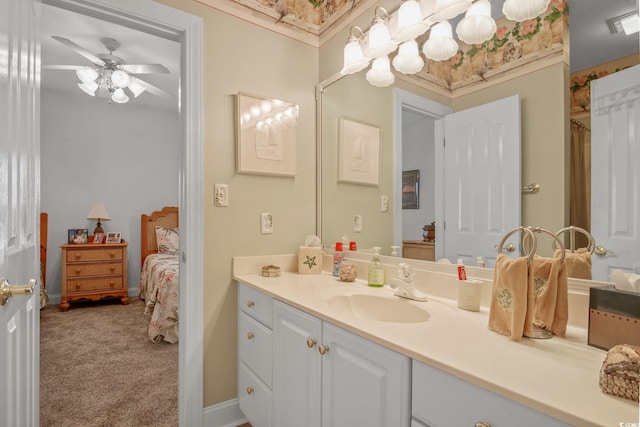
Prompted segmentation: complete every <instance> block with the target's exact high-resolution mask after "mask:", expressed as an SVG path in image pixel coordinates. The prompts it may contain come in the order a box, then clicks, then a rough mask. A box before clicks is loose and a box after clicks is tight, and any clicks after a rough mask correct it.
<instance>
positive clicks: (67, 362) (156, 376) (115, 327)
mask: <svg viewBox="0 0 640 427" xmlns="http://www.w3.org/2000/svg"><path fill="white" fill-rule="evenodd" d="M148 326H149V318H148V317H147V316H146V315H145V314H144V302H143V301H141V300H139V299H137V298H134V299H131V300H130V304H129V305H122V304H120V303H119V300H115V301H113V302H111V301H106V302H97V303H89V302H87V303H78V304H72V305H71V308H70V309H69V311H67V312H61V311H60V309H59V308H58V306H47V307H45V308H44V309H43V310H42V311H41V312H40V426H42V427H47V426H61V425H64V426H65V427H74V426H83V427H84V426H89V425H94V426H97V425H109V426H131V425H136V426H142V425H149V426H151V425H152V426H154V427H161V426H162V427H165V426H166V427H170V426H177V425H178V345H177V344H168V343H166V342H161V343H154V342H151V340H149V338H148V332H147V331H148Z"/></svg>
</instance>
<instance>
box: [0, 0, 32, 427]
mask: <svg viewBox="0 0 640 427" xmlns="http://www.w3.org/2000/svg"><path fill="white" fill-rule="evenodd" d="M39 18H40V2H39V1H38V0H20V1H16V0H0V278H3V280H4V279H6V281H3V282H2V284H1V285H2V291H1V292H2V298H0V302H2V305H0V323H1V325H0V367H1V368H0V376H1V377H2V378H1V379H0V384H2V388H1V391H0V425H3V426H37V425H38V424H39V415H38V414H39V405H38V396H39V392H38V390H39V388H38V387H39V352H40V351H39V350H40V344H39V333H40V328H39V321H40V312H39V307H40V305H39V296H38V293H39V285H38V284H36V285H35V286H34V287H33V288H32V293H31V294H29V293H27V291H28V288H27V287H25V286H20V285H26V286H29V285H27V283H28V282H29V281H30V280H32V279H39V275H40V274H39V270H40V267H39V261H38V248H37V246H38V241H39V236H38V217H39V216H38V215H37V213H38V211H39V200H40V197H39V194H40V184H39V176H40V159H39V153H40V135H39V129H40V118H39V110H40V106H39V87H38V86H39V82H40V70H39V66H40V47H39V46H40V41H39V37H38V34H37V29H38V24H39V22H38V20H39ZM7 282H8V283H9V284H10V285H16V286H9V285H8V284H7ZM31 283H32V284H33V283H34V282H31ZM25 293H26V295H19V294H25ZM11 294H14V295H15V296H11Z"/></svg>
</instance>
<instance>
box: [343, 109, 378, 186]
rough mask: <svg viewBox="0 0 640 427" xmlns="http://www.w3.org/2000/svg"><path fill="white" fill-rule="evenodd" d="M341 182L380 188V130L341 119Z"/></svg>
mask: <svg viewBox="0 0 640 427" xmlns="http://www.w3.org/2000/svg"><path fill="white" fill-rule="evenodd" d="M338 135H339V141H340V146H339V147H338V181H344V182H355V183H358V184H369V185H378V179H379V175H380V172H379V170H380V128H378V127H375V126H371V125H368V124H365V123H360V122H356V121H353V120H349V119H345V118H344V117H340V118H339V119H338Z"/></svg>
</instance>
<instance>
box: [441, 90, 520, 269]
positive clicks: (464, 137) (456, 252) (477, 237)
mask: <svg viewBox="0 0 640 427" xmlns="http://www.w3.org/2000/svg"><path fill="white" fill-rule="evenodd" d="M444 127H445V130H444V136H445V143H444V172H443V174H444V176H443V175H442V174H438V175H439V176H443V179H444V187H443V188H444V193H443V194H442V195H441V197H442V199H443V200H444V203H443V206H444V212H443V218H444V224H438V222H439V221H437V220H436V227H438V229H437V230H436V235H440V236H442V235H444V239H436V257H437V258H441V257H444V258H448V259H449V260H450V261H451V262H455V261H456V259H458V258H462V260H463V261H464V262H465V264H466V265H476V257H478V256H482V257H483V258H484V259H485V262H486V264H487V266H488V267H492V266H493V265H494V263H495V258H496V255H497V254H498V252H497V245H498V244H499V243H500V240H501V239H502V237H503V236H504V235H505V234H506V233H507V232H509V231H510V230H512V229H513V228H516V227H519V226H520V221H521V218H520V211H521V208H520V197H521V191H522V189H521V185H520V97H519V96H517V95H514V96H511V97H509V98H504V99H501V100H498V101H494V102H491V103H488V104H484V105H480V106H478V107H473V108H469V109H467V110H463V111H459V112H457V113H453V114H449V115H447V116H446V117H445V119H444ZM443 233H444V234H443Z"/></svg>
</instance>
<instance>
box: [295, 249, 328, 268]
mask: <svg viewBox="0 0 640 427" xmlns="http://www.w3.org/2000/svg"><path fill="white" fill-rule="evenodd" d="M321 273H322V248H321V247H308V246H300V248H299V249H298V274H321Z"/></svg>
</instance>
